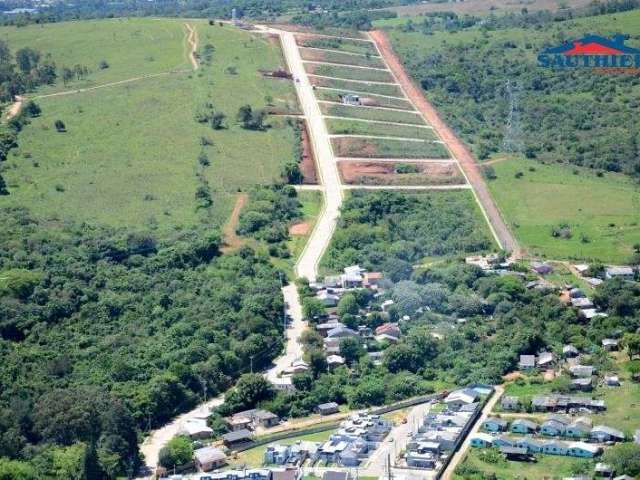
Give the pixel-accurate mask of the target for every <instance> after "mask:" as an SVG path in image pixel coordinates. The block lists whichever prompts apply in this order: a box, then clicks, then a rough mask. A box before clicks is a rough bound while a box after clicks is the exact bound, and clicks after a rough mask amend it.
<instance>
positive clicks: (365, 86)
mask: <svg viewBox="0 0 640 480" xmlns="http://www.w3.org/2000/svg"><path fill="white" fill-rule="evenodd" d="M309 80H310V81H311V84H312V85H316V86H318V87H327V88H337V89H339V90H351V91H356V92H360V93H373V94H377V95H389V96H392V97H404V95H403V94H402V90H401V89H400V87H399V86H398V85H392V84H389V85H386V84H382V83H361V82H350V81H349V80H337V79H334V78H323V77H311V78H310V79H309Z"/></svg>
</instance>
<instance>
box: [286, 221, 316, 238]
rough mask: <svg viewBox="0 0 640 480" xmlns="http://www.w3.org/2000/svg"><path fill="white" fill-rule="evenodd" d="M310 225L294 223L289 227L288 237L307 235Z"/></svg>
mask: <svg viewBox="0 0 640 480" xmlns="http://www.w3.org/2000/svg"><path fill="white" fill-rule="evenodd" d="M310 229H311V225H309V224H308V223H307V222H301V223H296V224H294V225H291V226H290V227H289V235H300V236H302V235H306V234H308V233H309V230H310Z"/></svg>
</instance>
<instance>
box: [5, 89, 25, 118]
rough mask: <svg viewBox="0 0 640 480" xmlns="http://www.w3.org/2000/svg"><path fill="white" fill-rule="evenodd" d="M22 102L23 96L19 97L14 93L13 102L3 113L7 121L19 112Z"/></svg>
mask: <svg viewBox="0 0 640 480" xmlns="http://www.w3.org/2000/svg"><path fill="white" fill-rule="evenodd" d="M23 103H24V97H21V96H20V95H16V96H15V99H14V102H13V103H12V104H11V106H10V107H9V108H8V109H7V114H6V115H5V120H7V121H8V120H11V119H12V118H13V117H15V116H16V115H17V114H18V113H20V110H22V104H23Z"/></svg>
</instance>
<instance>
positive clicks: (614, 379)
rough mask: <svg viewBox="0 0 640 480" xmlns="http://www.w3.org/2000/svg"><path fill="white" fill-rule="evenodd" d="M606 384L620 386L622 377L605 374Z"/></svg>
mask: <svg viewBox="0 0 640 480" xmlns="http://www.w3.org/2000/svg"><path fill="white" fill-rule="evenodd" d="M604 384H605V385H606V386H607V387H619V386H620V377H618V376H617V375H605V376H604Z"/></svg>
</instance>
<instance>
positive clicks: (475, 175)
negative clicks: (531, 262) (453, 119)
mask: <svg viewBox="0 0 640 480" xmlns="http://www.w3.org/2000/svg"><path fill="white" fill-rule="evenodd" d="M370 37H371V39H372V40H373V41H374V42H375V44H376V45H377V47H378V50H379V51H380V53H381V55H382V57H383V58H384V59H385V61H386V62H387V65H388V66H389V68H390V69H391V71H392V72H393V75H394V76H395V78H396V79H397V80H398V82H399V83H400V85H401V86H402V88H403V89H404V91H405V93H406V94H407V96H408V97H409V98H410V99H411V100H412V102H413V103H414V105H415V106H416V107H417V108H418V110H419V111H420V112H421V113H422V114H423V115H424V117H425V118H426V119H427V121H428V122H429V123H430V124H431V125H433V127H434V128H435V130H436V131H437V132H438V134H439V135H440V137H441V138H442V139H443V140H444V142H445V143H446V144H447V146H448V147H449V149H450V150H451V152H452V153H453V155H454V157H455V158H457V159H458V161H459V162H460V167H461V168H462V171H463V172H464V174H465V176H466V177H467V180H468V181H469V183H471V185H473V190H474V193H475V195H476V198H477V200H478V203H479V205H480V207H481V209H482V210H483V212H484V214H485V216H486V217H487V220H488V222H489V226H490V228H491V230H492V232H493V234H494V236H495V237H496V240H497V241H498V243H499V244H500V246H501V247H502V248H503V249H504V250H507V251H508V252H511V254H512V255H514V256H516V257H518V256H520V247H519V245H518V242H517V241H516V239H515V237H514V236H513V235H512V234H511V232H510V230H509V228H508V227H507V225H506V223H505V222H504V220H503V218H502V216H501V215H500V211H499V210H498V207H497V206H496V204H495V203H494V201H493V198H492V197H491V194H490V193H489V190H488V188H487V185H486V183H485V181H484V178H483V176H482V173H481V172H480V168H479V166H478V164H477V163H476V161H475V159H474V158H473V155H471V152H470V151H469V149H468V148H467V147H466V146H465V145H464V143H463V142H462V141H461V140H460V139H459V138H458V137H457V136H456V134H455V133H454V132H453V130H452V129H451V128H449V126H448V125H447V124H446V123H445V122H444V121H442V119H441V118H440V116H439V115H438V112H437V111H436V109H435V108H434V107H433V106H432V105H431V104H430V103H429V102H428V101H427V99H426V98H425V96H424V95H423V93H422V91H421V90H420V89H418V87H416V86H415V84H414V83H413V82H412V81H411V79H410V78H409V76H408V75H407V73H406V72H405V70H404V67H403V66H402V63H401V62H400V59H399V58H398V56H397V55H396V54H395V53H394V51H393V48H392V46H391V43H390V42H389V39H388V38H387V36H386V34H385V33H384V32H382V31H380V30H376V31H373V32H371V33H370Z"/></svg>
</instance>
